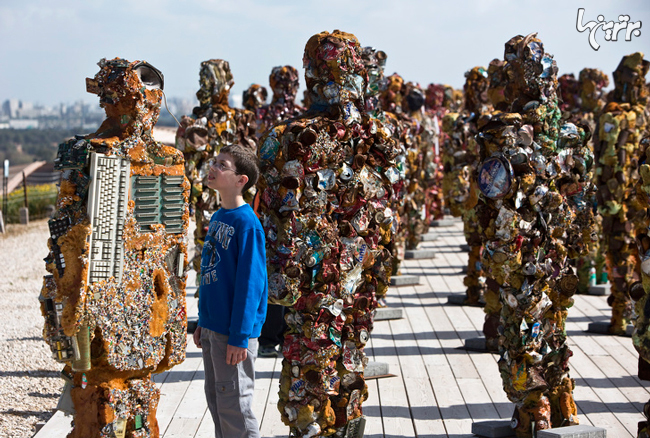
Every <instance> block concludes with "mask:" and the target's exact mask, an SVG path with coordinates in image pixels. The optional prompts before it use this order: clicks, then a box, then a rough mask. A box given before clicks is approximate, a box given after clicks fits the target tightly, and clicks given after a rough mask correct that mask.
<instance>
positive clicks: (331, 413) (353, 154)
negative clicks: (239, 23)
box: [258, 30, 400, 437]
mask: <svg viewBox="0 0 650 438" xmlns="http://www.w3.org/2000/svg"><path fill="white" fill-rule="evenodd" d="M303 59H304V65H305V69H306V73H305V79H306V82H307V89H308V93H309V101H310V102H311V107H310V108H309V110H308V111H307V112H306V113H305V114H303V115H301V116H299V117H297V118H295V119H293V120H291V121H289V122H287V123H283V124H280V125H277V126H276V127H274V128H273V129H271V130H270V131H269V132H268V133H267V135H266V136H265V137H264V138H262V140H261V143H260V144H261V146H260V150H259V157H260V163H261V178H260V182H259V184H258V189H259V192H260V206H259V212H260V215H261V220H262V224H263V226H264V228H265V231H266V233H267V245H268V247H267V249H268V253H267V254H268V274H269V300H270V302H272V303H277V304H282V305H285V306H290V307H289V309H288V312H287V316H286V321H287V324H288V327H289V328H288V331H287V332H286V333H285V340H284V346H283V354H284V360H283V367H282V373H281V377H280V393H279V396H280V397H279V402H278V408H279V410H280V413H281V415H282V420H283V422H284V423H285V424H287V425H289V426H290V427H291V434H292V435H293V436H300V437H312V436H323V435H325V436H327V435H332V434H334V433H338V434H341V435H343V434H346V433H347V434H349V435H351V436H354V433H356V432H354V430H358V428H359V427H360V426H361V423H363V417H361V415H362V409H361V404H362V402H363V401H364V400H365V399H366V398H367V386H366V384H365V382H364V378H363V371H364V367H365V364H366V362H367V358H366V356H365V354H364V351H363V349H364V345H365V344H366V342H367V341H368V338H369V335H370V332H371V330H372V313H373V310H374V309H375V307H376V305H377V301H376V296H377V295H378V294H382V293H384V291H385V290H386V289H387V288H388V285H389V282H390V281H389V280H390V270H391V255H390V251H389V249H388V248H387V245H389V244H390V242H391V236H392V233H391V229H392V228H393V227H394V224H393V221H394V220H395V219H394V216H393V213H392V211H391V210H390V208H389V207H388V205H389V202H390V199H391V196H392V191H393V185H394V184H397V183H398V182H399V171H398V170H397V169H396V165H395V157H396V156H397V155H398V154H399V152H400V148H399V146H398V145H397V144H395V142H394V141H393V139H392V137H391V133H390V130H389V129H388V128H386V127H385V126H384V125H383V124H382V123H381V122H380V121H379V120H377V119H374V118H372V117H370V116H368V114H367V113H366V112H365V109H364V108H365V105H364V92H365V90H366V86H367V82H368V76H367V70H366V68H365V66H364V64H363V62H362V59H361V47H360V46H359V43H358V41H357V39H356V37H355V36H354V35H352V34H349V33H345V32H341V31H338V30H336V31H334V32H332V33H328V32H322V33H319V34H317V35H314V36H313V37H311V38H310V39H309V41H308V42H307V45H306V47H305V54H304V58H303Z"/></svg>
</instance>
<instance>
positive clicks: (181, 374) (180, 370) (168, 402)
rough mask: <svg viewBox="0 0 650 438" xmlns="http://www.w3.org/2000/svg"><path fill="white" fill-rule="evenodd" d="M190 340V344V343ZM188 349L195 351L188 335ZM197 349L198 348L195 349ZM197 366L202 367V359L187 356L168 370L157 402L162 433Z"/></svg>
mask: <svg viewBox="0 0 650 438" xmlns="http://www.w3.org/2000/svg"><path fill="white" fill-rule="evenodd" d="M190 342H192V344H190ZM187 348H188V351H195V350H194V349H195V348H196V347H195V346H194V342H193V341H192V339H191V337H190V336H188V347H187ZM196 351H198V349H196ZM199 368H200V369H201V370H202V369H203V360H202V358H201V357H199V356H191V357H188V358H187V359H186V360H185V362H183V363H181V364H180V365H177V366H175V367H174V368H172V370H170V372H169V375H168V376H167V378H166V379H165V382H164V383H163V384H162V386H161V387H160V401H159V403H158V413H157V415H156V416H157V418H158V427H159V428H160V432H161V435H164V433H165V431H166V430H167V427H168V426H169V424H170V422H171V420H172V419H173V417H174V414H175V413H176V410H177V409H178V407H179V405H180V404H181V403H182V402H183V397H184V396H185V393H186V392H187V389H188V388H189V386H190V384H191V382H192V380H193V379H194V377H195V375H196V373H197V371H198V370H199Z"/></svg>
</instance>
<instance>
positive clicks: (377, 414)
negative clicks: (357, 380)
mask: <svg viewBox="0 0 650 438" xmlns="http://www.w3.org/2000/svg"><path fill="white" fill-rule="evenodd" d="M366 384H367V385H368V400H366V401H365V402H364V403H363V415H365V417H366V429H365V431H364V435H363V436H364V438H384V425H383V422H382V418H381V404H380V401H379V386H378V380H368V381H366Z"/></svg>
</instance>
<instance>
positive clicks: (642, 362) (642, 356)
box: [630, 131, 650, 437]
mask: <svg viewBox="0 0 650 438" xmlns="http://www.w3.org/2000/svg"><path fill="white" fill-rule="evenodd" d="M640 147H641V148H643V150H644V151H645V157H643V158H645V159H644V160H643V161H640V163H643V164H640V165H639V179H638V181H637V185H636V196H637V199H638V202H639V204H640V206H641V207H642V208H644V209H645V210H646V220H645V221H643V223H642V224H641V223H637V224H636V225H637V235H636V244H637V247H638V251H639V255H640V257H641V282H637V283H634V284H632V285H631V286H630V297H631V298H632V300H633V301H634V302H635V311H636V318H633V322H634V331H633V332H632V342H633V343H634V348H636V350H637V351H638V352H639V367H638V376H639V379H641V380H646V381H650V262H649V260H650V228H649V226H650V222H649V221H648V218H650V216H648V212H650V163H649V161H650V160H648V158H650V132H648V131H646V132H645V134H644V138H643V139H642V140H641V142H640ZM643 414H644V416H645V417H646V419H645V420H644V421H640V422H639V425H638V434H637V437H647V436H650V401H648V402H647V403H646V404H645V406H644V408H643Z"/></svg>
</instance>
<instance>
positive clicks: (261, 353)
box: [257, 345, 278, 357]
mask: <svg viewBox="0 0 650 438" xmlns="http://www.w3.org/2000/svg"><path fill="white" fill-rule="evenodd" d="M257 356H258V357H278V350H276V349H275V345H260V348H259V350H257Z"/></svg>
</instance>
